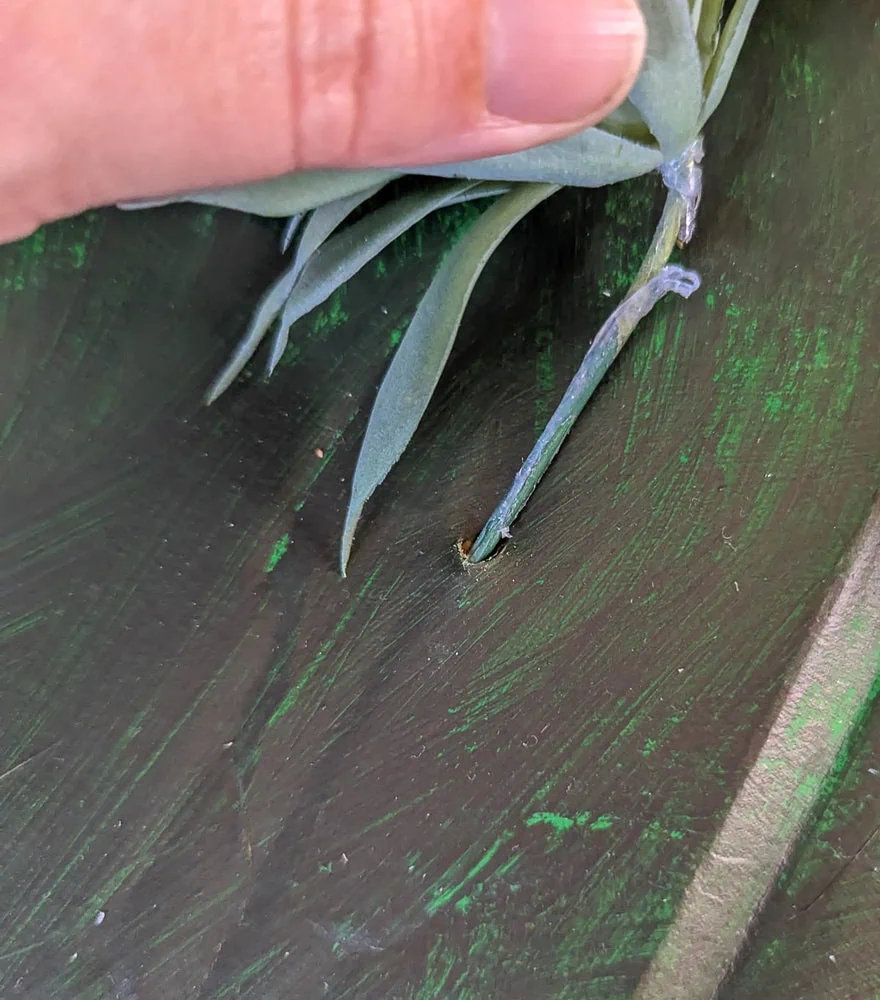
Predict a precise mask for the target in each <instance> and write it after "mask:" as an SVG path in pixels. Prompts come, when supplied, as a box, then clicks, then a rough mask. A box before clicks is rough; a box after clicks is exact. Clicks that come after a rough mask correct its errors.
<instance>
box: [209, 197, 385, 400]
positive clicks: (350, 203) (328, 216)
mask: <svg viewBox="0 0 880 1000" xmlns="http://www.w3.org/2000/svg"><path fill="white" fill-rule="evenodd" d="M383 186H384V185H383V184H381V183H380V184H374V185H373V186H372V187H370V188H367V189H366V190H364V191H358V192H357V194H353V195H350V196H349V197H347V198H340V199H339V200H338V201H334V202H331V203H330V204H329V205H322V206H321V207H320V208H317V209H315V211H314V212H312V214H311V216H310V217H309V221H308V222H307V223H306V224H305V226H304V227H303V231H302V235H301V237H300V240H299V244H298V245H297V248H296V253H295V254H294V257H293V263H292V264H291V265H290V267H289V268H288V269H287V270H286V271H285V272H284V273H283V274H282V275H281V277H280V278H278V279H277V280H276V281H275V282H274V283H273V284H272V285H271V287H270V288H269V290H268V291H267V292H266V293H265V295H264V296H263V298H262V299H261V300H260V304H259V305H258V306H257V309H256V311H255V313H254V315H253V317H252V319H251V321H250V324H249V325H248V328H247V331H246V333H245V335H244V336H243V337H242V338H241V340H240V341H239V342H238V345H237V346H236V348H235V350H234V351H233V353H232V357H231V358H230V359H229V360H228V361H227V362H226V365H225V366H224V367H223V370H222V371H221V372H220V374H219V375H218V376H217V378H216V379H215V380H214V382H213V383H212V384H211V387H210V389H209V390H208V393H207V397H206V402H207V404H208V405H210V404H211V403H213V402H214V401H215V400H216V399H217V398H218V397H219V396H221V395H222V394H223V393H224V392H225V391H226V390H227V389H228V388H229V386H230V385H232V383H233V382H234V381H235V380H236V379H237V378H238V376H239V375H240V374H241V372H242V371H243V370H244V367H245V365H246V364H247V363H248V361H250V359H251V358H252V357H253V355H254V352H255V351H256V349H257V348H258V347H259V346H260V343H261V341H262V340H263V337H265V336H266V331H267V330H268V329H269V327H270V326H271V325H272V323H273V322H274V320H275V319H276V318H277V317H278V314H279V313H280V312H281V310H282V309H283V308H284V303H285V302H286V301H287V298H288V297H289V295H290V292H291V290H292V289H293V287H294V285H295V284H296V279H297V278H298V277H299V276H300V274H301V273H302V271H303V268H304V267H305V266H306V264H307V263H308V261H309V258H310V257H311V256H312V254H313V253H314V252H315V251H316V250H317V249H318V247H319V246H320V245H321V244H322V243H323V242H324V241H325V240H326V239H327V237H328V236H330V235H331V233H332V232H333V231H334V230H335V229H336V228H337V227H338V226H339V225H341V223H342V222H344V221H345V219H346V218H347V217H348V216H349V215H351V213H352V212H353V211H354V210H355V209H356V208H357V207H358V206H359V205H361V204H362V203H363V202H365V201H366V200H367V199H368V198H372V196H373V195H374V194H376V192H377V191H379V190H380V189H381V188H382V187H383Z"/></svg>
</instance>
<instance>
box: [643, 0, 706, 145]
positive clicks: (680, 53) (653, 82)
mask: <svg viewBox="0 0 880 1000" xmlns="http://www.w3.org/2000/svg"><path fill="white" fill-rule="evenodd" d="M641 8H642V13H643V14H644V15H645V21H646V22H647V25H648V50H647V53H646V54H645V61H644V63H643V65H642V71H641V73H640V74H639V78H638V80H637V81H636V85H635V86H634V87H633V89H632V91H631V92H630V95H629V99H630V100H631V101H632V103H633V104H634V105H635V106H636V107H637V108H638V109H639V111H640V112H641V114H642V117H643V118H644V119H645V122H646V124H647V126H648V128H650V130H651V132H652V133H653V135H654V137H655V138H656V139H657V141H658V142H659V143H660V149H661V150H662V152H663V158H664V160H672V159H675V157H677V156H680V155H681V154H682V152H683V151H684V149H685V148H686V147H687V146H688V145H690V143H691V142H693V140H694V139H695V138H696V135H697V130H698V125H697V122H698V119H699V116H700V110H701V108H702V105H703V66H702V63H701V62H700V53H699V50H698V49H697V41H696V38H695V35H694V30H693V26H692V24H691V11H690V7H689V5H688V0H641Z"/></svg>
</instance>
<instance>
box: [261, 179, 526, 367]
mask: <svg viewBox="0 0 880 1000" xmlns="http://www.w3.org/2000/svg"><path fill="white" fill-rule="evenodd" d="M506 190H507V185H500V184H494V183H491V182H484V183H481V182H479V181H458V182H455V183H448V184H437V185H435V186H432V187H430V188H428V189H427V190H423V191H418V192H415V193H414V194H410V195H406V196H404V197H403V198H398V199H397V200H396V201H393V202H391V203H390V204H388V205H384V206H383V207H382V208H380V209H377V210H376V211H375V212H373V213H372V214H371V215H368V216H366V217H364V218H363V219H360V220H359V221H358V222H356V223H355V224H354V225H353V226H350V227H349V228H348V229H346V230H344V231H343V232H341V233H338V234H337V235H336V236H334V237H333V238H332V239H329V240H327V242H326V243H325V244H324V245H323V246H322V247H321V249H320V250H319V251H318V252H317V253H315V254H314V256H313V257H312V258H311V260H310V261H309V263H308V266H307V267H306V269H305V270H304V271H303V274H302V277H301V278H300V279H299V281H298V282H297V283H296V285H295V286H294V287H293V289H292V291H291V294H290V297H289V298H288V300H287V304H286V305H285V306H284V311H283V312H282V314H281V322H280V323H279V326H278V330H277V332H276V334H275V338H274V341H273V344H272V352H271V356H270V358H269V361H268V364H267V374H269V375H271V374H272V372H273V371H274V370H275V366H276V365H277V364H278V362H279V361H280V360H281V357H282V355H283V354H284V351H285V349H286V348H287V338H288V335H289V332H290V328H291V327H292V326H293V324H294V323H295V322H296V321H297V320H298V319H300V318H301V317H303V316H305V315H306V313H308V312H311V311H312V309H316V308H317V307H318V306H319V305H321V304H322V303H323V302H326V301H327V299H329V298H330V296H331V295H332V294H333V293H334V292H335V291H336V290H337V288H340V287H341V286H342V285H344V284H345V282H346V281H348V280H349V278H351V277H353V276H354V275H355V274H357V273H358V271H360V270H361V268H363V267H365V266H366V265H367V264H368V263H369V262H370V261H371V260H372V259H373V258H374V257H376V256H377V255H378V254H380V253H381V252H382V251H383V250H384V249H385V247H387V246H388V245H389V244H390V243H393V242H394V240H396V239H397V238H398V237H399V236H402V235H403V233H405V232H406V231H407V230H408V229H411V228H412V227H413V226H414V225H416V223H418V222H420V221H421V220H422V219H424V218H425V216H427V215H430V214H431V213H432V212H435V211H437V210H438V209H440V208H448V207H449V206H451V205H457V204H460V203H462V202H465V201H473V200H475V199H478V198H489V197H492V196H494V195H498V194H503V193H504V192H505V191H506ZM329 207H330V206H328V208H329Z"/></svg>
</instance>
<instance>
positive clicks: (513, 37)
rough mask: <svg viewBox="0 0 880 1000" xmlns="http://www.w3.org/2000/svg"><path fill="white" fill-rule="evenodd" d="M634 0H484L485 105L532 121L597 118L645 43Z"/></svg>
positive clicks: (622, 88)
mask: <svg viewBox="0 0 880 1000" xmlns="http://www.w3.org/2000/svg"><path fill="white" fill-rule="evenodd" d="M645 39H646V31H645V22H644V19H643V17H642V13H641V10H640V9H639V6H638V4H637V3H636V0H489V38H488V43H489V51H488V63H487V71H488V72H487V80H486V90H487V94H486V104H487V109H488V110H489V112H490V113H491V114H493V115H497V116H499V117H502V118H508V119H512V120H514V121H518V122H524V123H530V124H536V125H537V124H551V123H564V122H575V121H581V120H590V119H592V120H594V121H595V120H598V119H599V118H601V117H602V116H603V115H605V114H607V113H608V112H609V111H611V110H612V109H613V108H614V107H615V106H616V105H617V104H619V103H620V102H621V101H622V100H623V99H624V98H625V96H626V94H627V93H628V92H629V90H630V88H631V86H632V84H633V83H634V82H635V78H636V75H637V74H638V71H639V66H640V65H641V61H642V59H643V57H644V51H645Z"/></svg>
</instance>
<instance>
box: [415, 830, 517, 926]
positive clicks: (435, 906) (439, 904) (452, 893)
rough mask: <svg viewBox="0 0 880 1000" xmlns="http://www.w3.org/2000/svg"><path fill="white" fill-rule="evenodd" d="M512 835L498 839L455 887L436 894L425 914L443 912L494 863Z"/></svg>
mask: <svg viewBox="0 0 880 1000" xmlns="http://www.w3.org/2000/svg"><path fill="white" fill-rule="evenodd" d="M511 836H512V834H511V833H510V832H509V831H505V832H504V833H503V834H502V835H501V836H500V837H497V838H496V840H495V842H494V843H493V844H492V846H491V847H490V848H489V849H488V850H487V851H486V853H485V854H484V855H483V856H482V857H481V858H480V860H479V861H477V863H476V864H475V865H474V866H473V867H472V868H471V869H470V870H469V871H468V873H467V874H466V875H465V876H464V878H462V879H461V880H460V881H459V882H457V883H456V884H455V885H453V886H451V887H450V888H448V889H442V890H440V891H437V892H435V893H434V896H433V898H432V899H430V900H429V901H428V902H427V903H426V905H425V912H426V913H427V915H428V916H429V917H433V916H434V914H435V913H437V912H438V911H439V910H441V909H442V908H443V907H444V906H446V904H447V903H449V902H451V901H452V900H453V899H454V898H455V897H456V896H457V895H458V894H459V892H461V890H462V889H463V888H464V887H465V886H466V885H467V884H468V882H470V881H472V880H473V879H474V878H476V877H477V875H479V874H480V872H481V871H483V870H484V869H485V868H486V867H487V866H488V865H489V864H490V863H491V861H492V859H493V858H494V857H495V855H496V854H497V853H498V851H499V850H500V849H501V846H502V845H503V844H506V843H507V841H508V840H510V838H511Z"/></svg>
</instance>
